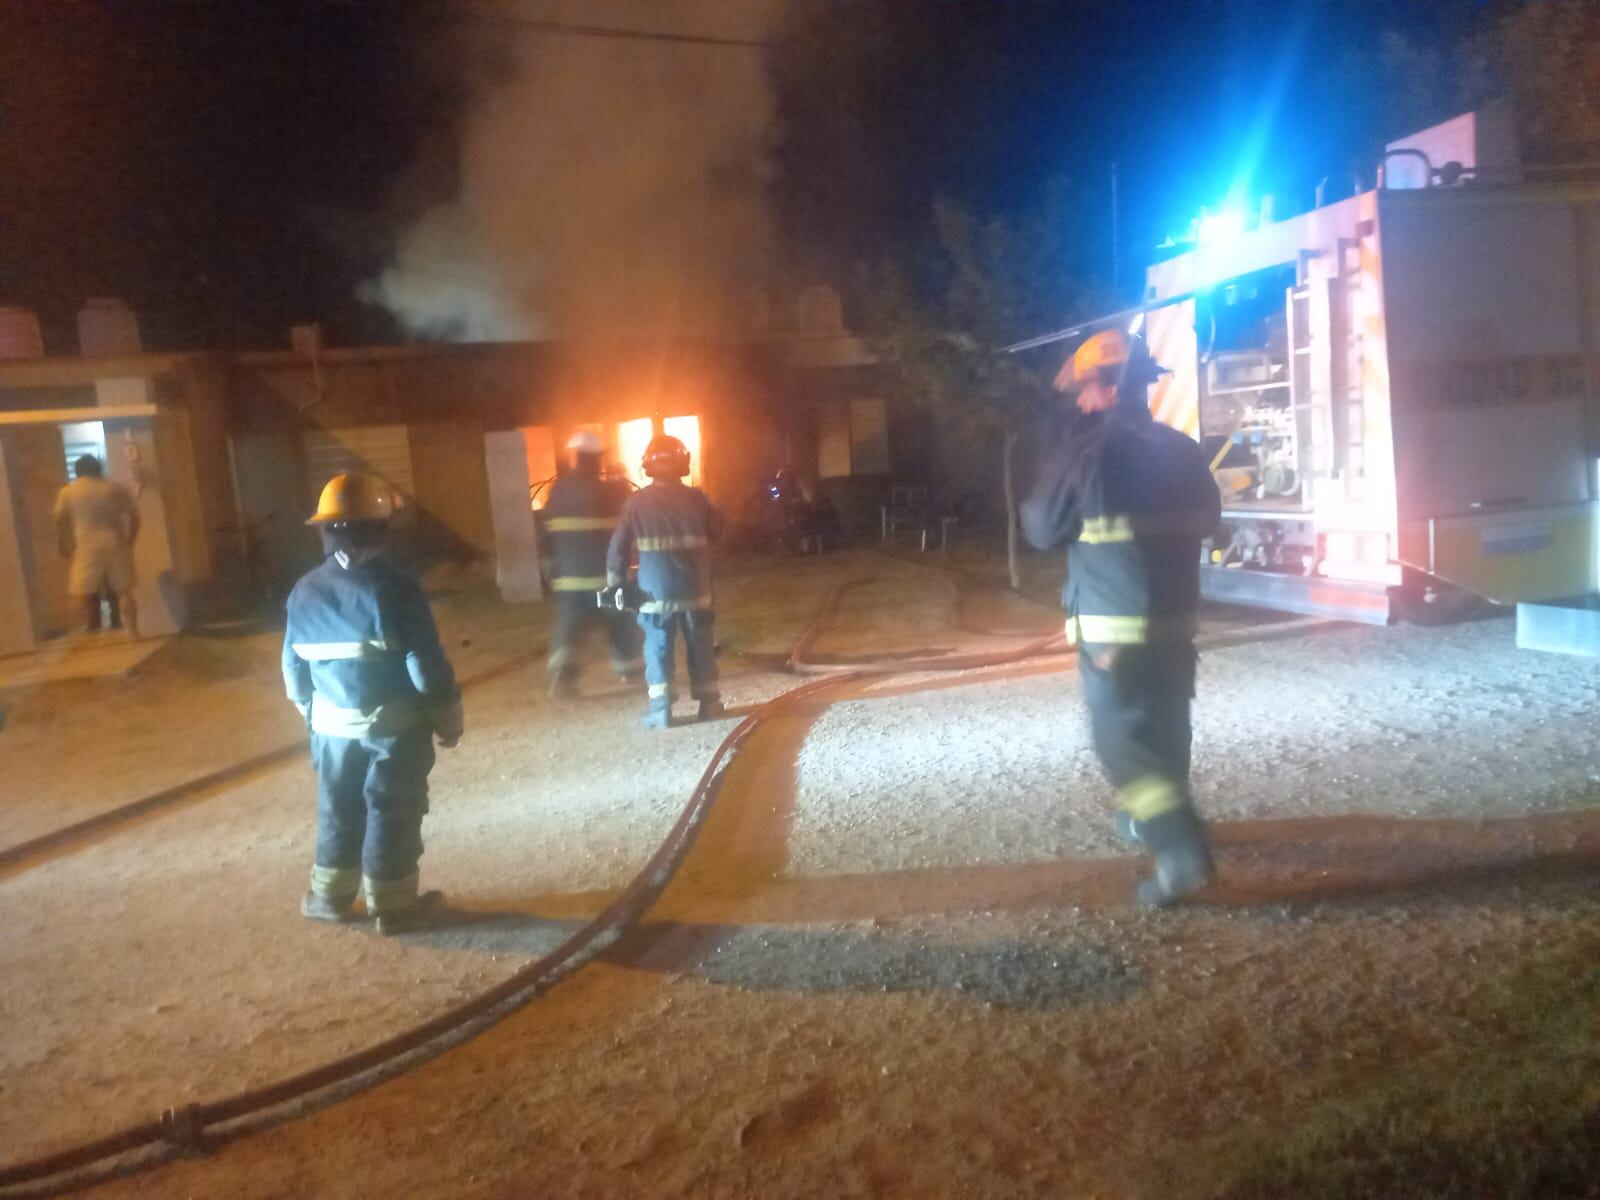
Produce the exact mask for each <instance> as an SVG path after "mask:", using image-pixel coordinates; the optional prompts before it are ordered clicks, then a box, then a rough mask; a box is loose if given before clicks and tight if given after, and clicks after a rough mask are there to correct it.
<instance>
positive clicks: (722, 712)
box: [696, 697, 728, 721]
mask: <svg viewBox="0 0 1600 1200" xmlns="http://www.w3.org/2000/svg"><path fill="white" fill-rule="evenodd" d="M727 713H728V709H727V707H726V706H725V705H724V704H723V703H722V701H721V700H720V699H717V698H715V697H713V698H712V699H710V700H702V701H700V712H699V714H698V715H697V718H696V719H698V720H701V721H715V720H717V719H718V718H719V717H724V716H726V715H727Z"/></svg>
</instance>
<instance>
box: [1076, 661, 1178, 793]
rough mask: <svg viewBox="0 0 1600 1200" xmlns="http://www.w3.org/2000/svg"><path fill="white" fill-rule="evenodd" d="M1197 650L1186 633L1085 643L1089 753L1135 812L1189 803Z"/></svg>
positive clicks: (1082, 667) (1082, 671)
mask: <svg viewBox="0 0 1600 1200" xmlns="http://www.w3.org/2000/svg"><path fill="white" fill-rule="evenodd" d="M1196 662H1197V656H1196V654H1195V649H1194V644H1193V643H1192V642H1188V641H1173V642H1153V643H1149V644H1146V645H1136V646H1102V645H1085V646H1082V647H1081V648H1080V649H1079V653H1078V671H1079V674H1080V675H1082V677H1083V697H1084V700H1085V702H1086V703H1087V705H1088V708H1089V726H1090V731H1091V733H1092V735H1093V739H1094V751H1095V755H1096V756H1097V757H1098V758H1099V759H1100V765H1101V766H1102V767H1103V768H1104V770H1105V773H1106V776H1107V778H1108V779H1109V780H1110V781H1111V786H1112V787H1113V788H1115V789H1116V792H1117V803H1118V805H1119V806H1121V807H1122V808H1124V809H1126V810H1128V812H1129V814H1130V815H1131V816H1133V817H1134V818H1135V819H1136V820H1140V821H1148V820H1150V819H1152V818H1154V817H1157V816H1160V815H1161V814H1162V813H1163V812H1168V811H1171V810H1173V809H1178V808H1185V807H1188V806H1189V805H1190V803H1191V800H1190V793H1189V756H1190V747H1191V743H1192V736H1193V735H1192V730H1191V726H1190V720H1189V702H1190V701H1191V700H1192V699H1193V698H1194V690H1195V668H1196Z"/></svg>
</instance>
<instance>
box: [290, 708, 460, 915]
mask: <svg viewBox="0 0 1600 1200" xmlns="http://www.w3.org/2000/svg"><path fill="white" fill-rule="evenodd" d="M311 754H312V758H313V759H314V760H315V762H316V766H317V857H316V865H317V867H318V869H319V870H320V871H322V872H323V873H325V874H326V875H328V876H329V877H330V878H335V877H337V878H341V879H348V880H349V881H350V885H349V886H348V890H349V891H350V892H351V893H352V894H353V892H354V890H355V889H354V886H353V885H354V884H356V883H358V882H359V878H358V876H357V875H356V868H358V867H359V868H360V873H361V874H362V875H365V876H366V877H367V879H368V880H369V881H377V882H379V883H383V882H391V881H407V880H410V881H412V887H411V891H412V893H413V894H414V893H415V885H414V881H415V877H416V873H417V862H418V861H419V860H420V859H421V858H422V818H423V815H424V814H425V813H426V812H427V811H428V772H429V771H431V770H432V769H433V759H434V750H433V731H432V730H431V729H430V728H428V726H426V725H418V726H416V727H415V728H412V729H407V730H406V731H405V732H403V733H397V734H391V735H388V736H386V737H361V738H344V737H331V736H329V735H328V734H324V733H313V734H312V735H311ZM339 890H345V889H344V888H340V889H339ZM369 891H370V882H369Z"/></svg>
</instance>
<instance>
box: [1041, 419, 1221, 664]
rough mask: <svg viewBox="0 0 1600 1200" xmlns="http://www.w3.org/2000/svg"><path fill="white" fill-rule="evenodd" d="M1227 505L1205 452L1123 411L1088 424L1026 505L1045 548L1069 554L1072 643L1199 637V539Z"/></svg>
mask: <svg viewBox="0 0 1600 1200" xmlns="http://www.w3.org/2000/svg"><path fill="white" fill-rule="evenodd" d="M1221 507H1222V505H1221V499H1220V497H1219V496H1218V494H1217V485H1216V483H1215V482H1214V481H1213V480H1212V478H1211V469H1210V464H1209V463H1208V462H1207V461H1206V457H1205V454H1204V452H1203V451H1202V450H1201V449H1200V447H1199V446H1198V445H1197V444H1196V443H1195V442H1194V441H1193V440H1192V439H1190V438H1189V437H1187V436H1185V435H1184V434H1182V433H1179V432H1178V431H1177V430H1175V429H1171V428H1169V427H1168V426H1166V425H1162V424H1160V423H1159V422H1157V421H1155V420H1154V419H1153V418H1152V417H1151V416H1150V412H1149V410H1148V409H1146V408H1145V407H1144V406H1143V405H1142V404H1121V405H1118V406H1117V407H1115V408H1113V409H1111V410H1109V411H1107V412H1103V413H1097V414H1093V415H1091V416H1088V417H1086V418H1084V419H1083V420H1082V421H1080V422H1079V424H1078V426H1077V427H1076V428H1075V429H1074V430H1073V432H1072V434H1071V435H1069V437H1068V438H1067V440H1066V441H1065V443H1064V444H1063V445H1062V446H1061V447H1060V448H1059V449H1058V450H1057V451H1056V453H1054V454H1053V455H1051V456H1050V457H1049V458H1048V459H1047V461H1046V462H1045V463H1044V465H1043V468H1042V470H1041V472H1040V475H1039V480H1038V483H1037V484H1036V485H1035V487H1034V489H1033V493H1032V494H1031V495H1030V496H1029V497H1028V499H1027V500H1025V501H1024V502H1023V504H1022V509H1021V517H1022V530H1023V533H1024V535H1025V536H1026V537H1027V539H1028V541H1030V542H1031V543H1032V544H1033V545H1034V546H1035V547H1037V548H1038V549H1040V550H1053V549H1056V548H1058V547H1061V546H1065V547H1066V548H1067V582H1066V585H1065V587H1064V588H1063V591H1062V602H1063V604H1064V605H1065V607H1066V610H1067V615H1068V621H1067V628H1068V636H1069V637H1071V636H1074V635H1075V636H1076V637H1077V638H1078V640H1080V641H1082V642H1085V643H1087V644H1090V645H1096V644H1099V645H1138V644H1142V643H1145V642H1151V641H1163V640H1173V639H1183V640H1187V639H1189V638H1192V637H1193V636H1194V630H1195V613H1196V610H1197V609H1198V608H1199V604H1200V540H1201V539H1202V538H1203V537H1206V536H1208V535H1209V534H1210V533H1212V531H1213V530H1215V528H1216V526H1217V521H1218V519H1219V518H1220V516H1221Z"/></svg>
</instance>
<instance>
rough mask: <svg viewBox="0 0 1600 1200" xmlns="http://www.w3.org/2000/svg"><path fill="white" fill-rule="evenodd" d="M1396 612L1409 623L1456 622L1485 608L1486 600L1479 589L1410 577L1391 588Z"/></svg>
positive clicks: (1439, 623) (1448, 623)
mask: <svg viewBox="0 0 1600 1200" xmlns="http://www.w3.org/2000/svg"><path fill="white" fill-rule="evenodd" d="M1389 595H1390V603H1391V605H1392V607H1393V609H1394V614H1395V616H1396V617H1397V618H1398V619H1400V620H1401V621H1404V622H1405V623H1406V624H1407V625H1421V626H1438V625H1453V624H1455V623H1456V622H1458V621H1465V620H1468V619H1470V618H1472V617H1474V616H1477V615H1478V614H1479V613H1480V612H1482V611H1483V610H1484V608H1485V606H1486V605H1487V603H1488V602H1487V601H1485V600H1484V598H1483V597H1482V596H1479V595H1478V594H1477V593H1476V592H1469V591H1467V590H1466V589H1465V588H1458V587H1455V586H1453V585H1452V584H1448V583H1445V582H1443V581H1442V580H1439V579H1431V578H1427V577H1423V578H1419V579H1408V580H1407V581H1406V582H1405V583H1404V584H1402V585H1401V586H1400V587H1397V588H1394V589H1392V590H1391V592H1390V594H1389Z"/></svg>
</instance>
